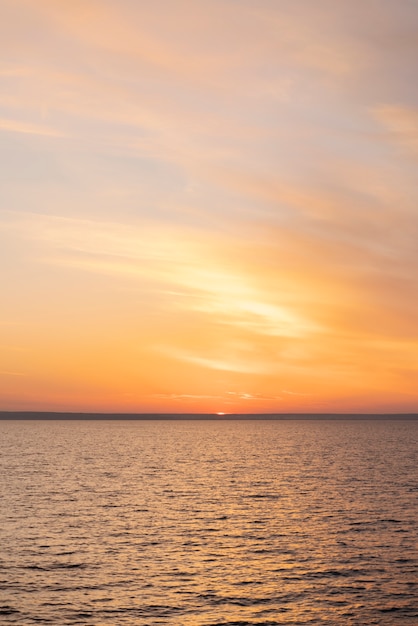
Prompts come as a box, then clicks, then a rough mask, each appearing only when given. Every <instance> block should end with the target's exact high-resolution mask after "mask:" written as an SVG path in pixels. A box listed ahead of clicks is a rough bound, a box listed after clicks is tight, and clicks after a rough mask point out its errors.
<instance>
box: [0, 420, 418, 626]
mask: <svg viewBox="0 0 418 626" xmlns="http://www.w3.org/2000/svg"><path fill="white" fill-rule="evenodd" d="M417 450H418V423H417V422H404V421H384V422H339V423H332V422H326V421H286V422H274V421H257V422H252V421H235V422H233V421H226V422H202V421H200V422H199V421H174V422H167V421H160V422H152V421H137V422H135V421H127V422H111V421H107V422H103V421H100V422H97V421H96V422H87V421H85V422H82V421H81V422H75V421H74V422H69V421H68V422H58V421H55V422H46V421H45V422H42V421H39V422H36V421H27V422H10V421H9V422H5V421H3V422H0V451H1V462H0V463H1V467H0V475H1V492H0V495H1V501H0V504H1V513H0V623H1V624H19V625H20V626H26V625H29V624H53V625H55V626H61V625H64V624H65V625H69V624H82V625H85V626H93V625H94V626H105V625H110V624H112V625H115V626H116V625H119V624H120V625H134V624H135V625H143V624H147V625H150V624H151V625H152V624H179V625H185V626H188V625H192V624H193V625H196V624H201V625H211V626H215V625H218V626H220V625H221V624H225V625H229V626H232V625H233V624H235V625H238V624H240V625H247V624H264V625H273V624H289V625H290V624H327V625H333V626H334V625H346V624H351V625H356V626H367V625H370V624H379V625H381V626H382V625H389V624H411V625H412V624H414V625H417V624H418V599H417V598H418V560H417V556H418V555H417V538H418V533H417V519H418V463H417V461H418V458H417Z"/></svg>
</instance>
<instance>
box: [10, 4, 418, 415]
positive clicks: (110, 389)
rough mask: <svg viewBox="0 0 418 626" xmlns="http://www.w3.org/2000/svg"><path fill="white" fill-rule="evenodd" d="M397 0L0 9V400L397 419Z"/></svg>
mask: <svg viewBox="0 0 418 626" xmlns="http://www.w3.org/2000/svg"><path fill="white" fill-rule="evenodd" d="M417 59H418V2H417V1H416V0H153V2H149V1H147V0H0V164H1V167H0V285H1V291H0V410H38V411H46V410H51V411H105V412H111V411H122V412H125V411H126V412H174V413H182V412H192V413H194V412H219V413H226V414H227V413H234V412H235V413H237V412H238V413H263V412H266V413H275V412H278V413H280V412H330V413H332V412H356V411H358V412H415V411H418V384H417V381H418V243H417V242H418V174H417V161H418V81H417V69H418V67H417V65H418V63H417Z"/></svg>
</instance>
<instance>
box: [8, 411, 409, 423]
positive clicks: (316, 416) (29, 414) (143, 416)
mask: <svg viewBox="0 0 418 626" xmlns="http://www.w3.org/2000/svg"><path fill="white" fill-rule="evenodd" d="M0 420H115V421H118V420H119V421H122V420H171V421H174V420H216V421H219V422H220V421H227V420H418V413H226V414H222V415H218V414H216V413H64V412H51V411H47V412H42V411H0Z"/></svg>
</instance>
